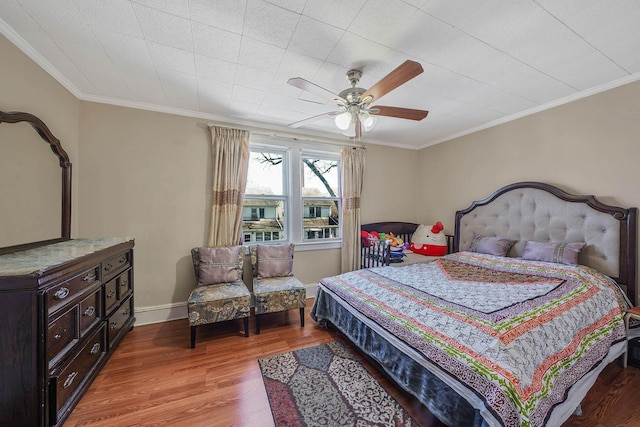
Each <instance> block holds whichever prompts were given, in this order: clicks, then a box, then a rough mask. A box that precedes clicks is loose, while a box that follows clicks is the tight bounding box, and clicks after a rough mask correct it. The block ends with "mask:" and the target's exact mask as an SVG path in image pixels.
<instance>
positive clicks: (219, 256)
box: [198, 246, 245, 285]
mask: <svg viewBox="0 0 640 427" xmlns="http://www.w3.org/2000/svg"><path fill="white" fill-rule="evenodd" d="M244 252H245V251H244V246H219V247H215V248H198V257H199V265H198V285H212V284H214V283H229V282H237V281H240V280H242V270H241V269H242V263H241V260H240V257H244Z"/></svg>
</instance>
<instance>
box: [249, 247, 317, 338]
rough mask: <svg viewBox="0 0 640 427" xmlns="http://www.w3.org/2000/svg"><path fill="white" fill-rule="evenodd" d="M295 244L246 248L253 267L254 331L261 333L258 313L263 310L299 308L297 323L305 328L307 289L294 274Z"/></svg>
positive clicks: (262, 312) (274, 310) (268, 311)
mask: <svg viewBox="0 0 640 427" xmlns="http://www.w3.org/2000/svg"><path fill="white" fill-rule="evenodd" d="M293 250H294V245H293V244H288V245H255V246H251V247H250V248H249V252H250V254H251V266H252V269H253V292H252V299H253V306H254V307H255V313H256V334H259V333H260V316H261V315H262V314H265V313H273V312H277V311H285V310H291V309H294V308H299V309H300V326H301V327H304V308H305V307H306V305H307V291H306V288H305V287H304V284H302V282H300V280H298V279H296V278H295V277H294V276H293Z"/></svg>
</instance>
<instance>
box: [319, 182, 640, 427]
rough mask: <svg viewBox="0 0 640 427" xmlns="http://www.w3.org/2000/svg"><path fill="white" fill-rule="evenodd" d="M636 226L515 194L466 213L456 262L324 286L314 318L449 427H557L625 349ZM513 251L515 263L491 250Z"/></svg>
mask: <svg viewBox="0 0 640 427" xmlns="http://www.w3.org/2000/svg"><path fill="white" fill-rule="evenodd" d="M636 216H637V209H636V208H629V209H623V208H619V207H614V206H608V205H605V204H603V203H600V202H599V201H597V200H596V199H595V198H594V197H593V196H573V195H570V194H568V193H566V192H565V191H563V190H561V189H559V188H557V187H554V186H550V185H548V184H543V183H537V182H521V183H516V184H511V185H509V186H506V187H503V188H501V189H499V190H497V191H496V192H494V193H493V194H492V195H491V196H489V197H488V198H486V199H484V200H481V201H476V202H473V203H472V204H471V205H470V206H469V207H468V208H466V209H464V210H460V211H458V212H456V216H455V237H454V242H453V251H454V253H452V254H449V255H446V256H444V257H442V258H440V259H437V260H435V261H433V262H428V263H418V264H412V265H407V266H404V267H400V268H392V267H388V266H387V267H376V268H368V269H362V270H357V271H354V272H350V273H345V274H341V275H338V276H334V277H328V278H325V279H323V280H321V282H320V284H319V286H318V294H317V297H316V300H315V302H314V306H313V308H312V313H311V315H312V317H313V319H314V320H316V321H317V322H319V323H320V324H331V325H333V326H334V327H335V328H337V329H338V330H340V331H341V332H342V333H343V334H344V335H345V336H346V337H347V338H348V339H350V340H351V341H352V342H353V343H354V344H355V345H356V346H357V347H358V348H359V349H360V350H362V351H363V352H364V353H365V354H367V355H368V356H370V357H371V358H373V359H374V360H375V361H376V362H377V363H378V364H379V366H380V367H381V368H382V369H383V370H384V371H385V372H386V373H387V374H388V375H389V376H390V377H391V378H392V379H393V380H394V381H395V382H396V383H397V384H398V385H399V386H400V387H402V388H403V389H404V390H406V391H407V392H409V393H410V394H412V395H413V396H415V397H416V398H417V399H418V400H419V401H420V402H421V403H422V404H423V405H425V406H426V407H427V408H428V409H429V411H430V412H432V413H433V414H434V415H435V416H436V417H438V418H439V419H440V420H441V421H442V422H443V423H445V424H446V425H449V426H478V427H479V426H499V425H504V426H559V425H561V424H562V423H563V422H564V421H565V420H566V419H567V418H569V416H571V414H572V413H574V412H576V411H577V410H579V407H580V402H581V401H582V399H583V397H584V396H585V395H586V394H587V392H588V390H589V389H590V388H591V386H592V385H593V383H594V382H595V380H596V378H597V376H598V374H599V373H600V372H601V371H602V370H603V369H604V367H605V366H606V365H608V364H609V363H611V362H612V361H614V360H616V359H618V358H619V357H620V356H621V355H622V354H624V352H625V351H626V343H627V333H626V331H625V328H624V323H623V314H624V311H625V310H626V308H628V306H629V305H630V303H629V300H630V301H633V302H634V303H635V301H636V267H635V265H636V236H637V225H636ZM503 240H508V241H512V242H511V245H506V246H508V248H507V249H508V251H504V252H505V253H504V254H498V255H496V254H495V253H493V252H491V251H489V252H491V253H488V252H487V251H486V249H487V248H490V249H491V250H494V249H496V248H497V249H500V248H501V247H502V249H504V246H505V244H503V242H502V241H503ZM487 242H488V243H489V244H488V246H487ZM496 242H497V243H499V244H497V245H493V244H494V243H496ZM527 242H533V243H536V244H537V242H546V243H549V242H551V243H553V244H554V246H556V247H562V248H564V250H562V251H560V252H558V251H557V250H556V251H552V252H551V254H549V253H548V251H547V249H548V248H547V247H545V248H544V249H545V250H540V248H538V247H536V246H532V244H530V243H527ZM580 244H584V245H585V246H584V247H583V248H582V249H581V250H580V251H579V252H577V251H575V250H566V249H567V248H573V247H574V246H576V245H580ZM483 245H484V246H483ZM532 247H533V249H537V251H536V250H532ZM479 248H481V249H482V251H479V250H478V249H479ZM556 249H557V248H556ZM577 254H579V255H577ZM503 255H504V256H503ZM559 255H560V256H561V257H560V258H556V257H558V256H559ZM576 255H577V259H576V258H575V256H576ZM523 256H524V257H525V258H528V259H523V258H522V257H523ZM549 256H551V257H552V258H551V259H547V258H548V257H549ZM571 257H574V258H573V259H572V258H571ZM565 258H566V259H565ZM540 259H543V261H540ZM572 260H573V261H574V262H577V264H579V265H567V264H565V263H563V262H565V261H572ZM549 261H555V262H549ZM558 261H562V262H558ZM569 264H571V263H570V262H569ZM637 329H638V328H635V329H634V330H637ZM633 333H635V332H633Z"/></svg>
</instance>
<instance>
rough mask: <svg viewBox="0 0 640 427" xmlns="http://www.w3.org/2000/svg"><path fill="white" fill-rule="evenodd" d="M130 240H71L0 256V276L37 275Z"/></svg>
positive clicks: (104, 238)
mask: <svg viewBox="0 0 640 427" xmlns="http://www.w3.org/2000/svg"><path fill="white" fill-rule="evenodd" d="M132 240H134V239H133V238H132V237H98V238H89V239H72V240H66V241H64V242H59V243H54V244H52V245H46V246H41V247H37V248H32V249H27V250H24V251H19V252H14V253H9V254H4V255H0V276H21V275H27V274H39V273H42V272H43V271H45V270H47V269H49V268H51V267H55V266H56V265H60V264H64V263H65V262H68V261H71V260H73V259H76V258H79V257H82V256H86V255H90V254H92V253H95V252H98V251H100V250H102V249H106V248H109V247H111V246H115V245H118V244H120V243H126V242H130V241H132Z"/></svg>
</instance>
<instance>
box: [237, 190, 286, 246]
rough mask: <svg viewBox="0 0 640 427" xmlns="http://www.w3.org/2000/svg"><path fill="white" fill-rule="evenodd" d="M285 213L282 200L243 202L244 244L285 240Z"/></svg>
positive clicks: (251, 200) (250, 200)
mask: <svg viewBox="0 0 640 427" xmlns="http://www.w3.org/2000/svg"><path fill="white" fill-rule="evenodd" d="M284 230H285V211H284V200H282V199H276V200H274V199H254V198H249V199H245V200H244V206H243V208H242V235H243V236H244V241H245V243H250V242H262V241H265V240H285V237H286V235H285V231H284Z"/></svg>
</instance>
